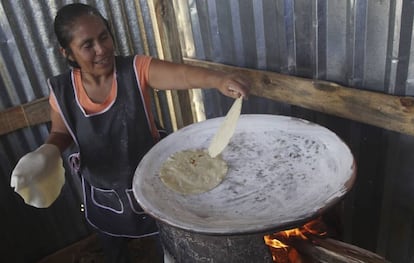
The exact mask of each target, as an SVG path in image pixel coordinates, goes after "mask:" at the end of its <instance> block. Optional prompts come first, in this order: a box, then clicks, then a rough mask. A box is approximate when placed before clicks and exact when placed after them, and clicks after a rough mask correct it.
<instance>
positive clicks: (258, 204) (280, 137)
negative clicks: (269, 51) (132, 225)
mask: <svg viewBox="0 0 414 263" xmlns="http://www.w3.org/2000/svg"><path fill="white" fill-rule="evenodd" d="M219 123H220V119H219V120H215V119H213V120H208V121H205V122H202V123H198V124H196V125H191V126H189V127H187V128H186V129H183V130H182V131H178V132H177V133H175V134H172V135H175V136H171V135H170V136H169V137H167V138H165V139H164V140H163V141H161V142H160V145H157V146H156V147H154V149H152V150H151V151H150V153H148V156H146V157H145V158H144V160H143V161H142V162H141V164H140V165H139V167H138V169H137V175H136V176H135V178H134V192H135V194H136V197H137V199H138V200H139V201H140V203H141V205H142V206H143V208H144V209H145V210H147V212H149V213H150V214H153V215H154V216H155V217H157V218H159V219H161V220H163V221H165V222H167V223H170V224H172V225H175V226H178V227H181V228H184V229H188V230H194V231H197V232H206V233H233V232H244V231H253V230H257V231H260V230H263V229H268V228H271V227H275V228H277V227H278V226H279V225H283V224H286V223H287V222H294V221H297V220H303V219H304V218H307V217H310V216H312V215H314V214H315V213H316V212H317V211H318V210H319V209H321V208H324V207H325V206H326V205H327V204H329V203H331V202H333V201H335V200H336V199H338V198H339V197H341V196H343V194H345V192H346V191H347V188H346V187H345V184H346V183H347V182H348V181H349V180H350V178H351V177H352V176H353V175H354V173H355V171H354V166H353V156H352V154H351V153H350V151H349V149H348V148H347V147H346V145H345V144H344V143H343V142H342V141H341V140H340V139H339V138H338V137H337V136H336V135H335V134H334V133H332V132H331V131H329V130H327V129H325V128H323V127H321V126H318V125H315V124H312V123H309V122H306V121H302V120H298V119H293V118H288V117H283V116H272V115H241V118H240V120H239V124H238V127H237V129H236V132H235V134H234V136H233V137H232V139H231V141H230V143H229V145H228V146H227V148H226V149H225V150H224V151H223V153H222V154H223V159H224V160H225V161H226V162H227V164H228V166H229V172H228V174H227V176H226V178H225V179H224V181H223V182H222V183H221V184H220V185H218V186H217V187H216V188H214V189H213V190H211V191H209V192H206V193H203V194H198V195H189V196H183V195H179V194H177V193H174V192H173V191H171V190H169V189H166V188H165V186H163V184H162V182H161V181H160V180H159V178H158V169H159V167H160V166H161V165H162V162H163V160H165V159H166V158H168V156H169V155H171V154H172V153H174V152H175V151H180V150H183V149H197V148H200V147H201V148H207V147H208V144H209V140H210V138H211V136H213V134H214V131H215V127H217V126H218V125H219ZM161 144H162V145H161ZM138 175H139V176H140V177H138Z"/></svg>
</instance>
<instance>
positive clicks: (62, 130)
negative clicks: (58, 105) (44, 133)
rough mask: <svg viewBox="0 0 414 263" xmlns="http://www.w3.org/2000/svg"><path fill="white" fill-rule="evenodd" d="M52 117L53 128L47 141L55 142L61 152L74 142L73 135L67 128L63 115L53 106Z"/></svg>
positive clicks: (48, 142)
mask: <svg viewBox="0 0 414 263" xmlns="http://www.w3.org/2000/svg"><path fill="white" fill-rule="evenodd" d="M50 119H51V121H52V128H51V129H50V134H49V136H48V138H47V139H46V142H45V143H47V144H54V145H56V146H57V147H58V148H59V150H60V152H63V151H64V150H65V149H66V148H68V147H69V145H71V144H72V142H73V139H72V136H71V135H70V133H69V131H68V129H67V128H66V125H65V123H64V121H63V119H62V116H61V115H60V114H59V113H58V112H56V111H55V110H54V109H53V108H51V109H50Z"/></svg>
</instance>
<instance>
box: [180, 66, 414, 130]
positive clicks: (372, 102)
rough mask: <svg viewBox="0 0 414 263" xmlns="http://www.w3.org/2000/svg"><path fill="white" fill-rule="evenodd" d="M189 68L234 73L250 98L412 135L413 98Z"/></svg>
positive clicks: (263, 75)
mask: <svg viewBox="0 0 414 263" xmlns="http://www.w3.org/2000/svg"><path fill="white" fill-rule="evenodd" d="M184 62H185V63H186V64H189V65H195V66H201V67H206V68H213V69H218V70H223V71H229V72H238V73H240V74H242V75H245V76H247V77H249V78H250V79H251V80H252V81H253V83H252V89H251V94H252V95H256V96H259V97H264V98H268V99H272V100H275V101H280V102H284V103H288V104H291V105H296V106H300V107H303V108H306V109H310V110H315V111H319V112H323V113H327V114H331V115H334V116H338V117H342V118H346V119H350V120H354V121H358V122H362V123H366V124H370V125H374V126H377V127H381V128H384V129H388V130H391V131H396V132H400V133H405V134H409V135H414V98H412V97H401V96H393V95H388V94H383V93H379V92H373V91H367V90H360V89H354V88H350V87H344V86H341V85H338V84H335V83H333V82H328V81H322V80H312V79H305V78H300V77H294V76H289V75H283V74H279V73H274V72H267V71H259V70H251V69H246V68H239V67H234V66H227V65H223V64H217V63H212V62H206V61H200V60H194V59H184Z"/></svg>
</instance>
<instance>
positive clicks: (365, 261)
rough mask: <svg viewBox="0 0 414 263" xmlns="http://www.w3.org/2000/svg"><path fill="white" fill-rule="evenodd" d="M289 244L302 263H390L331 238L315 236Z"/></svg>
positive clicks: (373, 254) (376, 255)
mask: <svg viewBox="0 0 414 263" xmlns="http://www.w3.org/2000/svg"><path fill="white" fill-rule="evenodd" d="M287 242H288V243H289V244H288V245H291V246H292V247H294V248H295V249H296V250H297V251H298V253H299V255H300V257H301V259H300V260H301V261H302V262H318V263H319V262H321V263H323V262H326V263H328V262H329V263H389V261H387V260H386V259H385V258H383V257H381V256H380V255H378V254H375V253H373V252H371V251H369V250H366V249H363V248H360V247H357V246H354V245H351V244H348V243H344V242H341V241H338V240H335V239H331V238H319V237H316V236H313V237H310V239H309V240H303V239H292V240H291V242H289V241H287Z"/></svg>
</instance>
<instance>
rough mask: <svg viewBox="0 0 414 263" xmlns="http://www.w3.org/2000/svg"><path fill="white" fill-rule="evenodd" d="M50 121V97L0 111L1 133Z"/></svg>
mask: <svg viewBox="0 0 414 263" xmlns="http://www.w3.org/2000/svg"><path fill="white" fill-rule="evenodd" d="M48 121H50V108H49V101H48V97H44V98H41V99H37V100H35V101H32V102H29V103H26V104H22V105H19V106H16V107H12V108H9V109H6V110H4V111H2V112H0V135H3V134H6V133H9V132H13V131H15V130H18V129H21V128H25V127H29V126H32V125H37V124H41V123H45V122H48Z"/></svg>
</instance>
